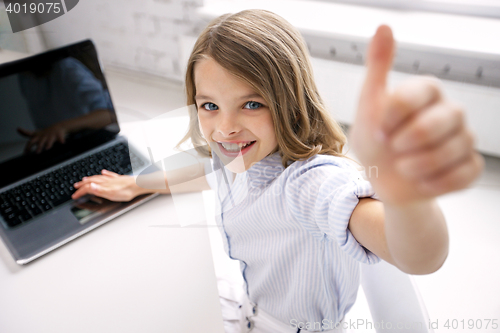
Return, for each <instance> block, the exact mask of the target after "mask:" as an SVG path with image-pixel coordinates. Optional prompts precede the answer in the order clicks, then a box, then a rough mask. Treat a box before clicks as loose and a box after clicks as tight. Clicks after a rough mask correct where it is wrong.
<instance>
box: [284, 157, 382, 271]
mask: <svg viewBox="0 0 500 333" xmlns="http://www.w3.org/2000/svg"><path fill="white" fill-rule="evenodd" d="M328 157H329V158H318V159H315V160H313V161H312V162H308V163H304V164H303V165H301V166H300V167H298V168H296V169H295V170H294V171H293V172H292V173H291V174H290V177H289V178H288V180H287V183H286V186H285V195H286V203H287V206H288V208H289V210H290V211H291V213H292V215H293V216H294V217H295V219H296V220H297V221H299V222H300V223H301V224H302V225H303V226H304V228H305V229H306V230H308V231H310V232H311V233H312V234H313V235H315V236H317V237H324V235H326V236H327V237H328V238H330V239H333V240H335V241H336V242H337V244H338V246H339V247H340V249H341V250H342V251H344V252H345V253H347V254H348V255H349V256H351V257H352V258H354V259H355V260H357V261H359V262H362V263H365V264H374V263H377V262H379V261H380V259H379V258H378V257H377V256H376V255H375V254H374V253H372V252H371V251H369V250H368V249H366V248H365V247H363V246H362V245H361V244H359V243H358V241H357V240H356V239H355V238H354V236H353V235H352V233H351V232H350V230H349V229H348V225H349V219H350V217H351V215H352V212H353V210H354V208H355V207H356V205H357V204H358V202H359V199H360V198H365V197H375V192H374V191H373V188H372V187H371V184H370V182H368V181H366V180H364V179H363V178H362V177H361V174H360V173H359V172H358V171H357V170H356V169H355V168H354V167H352V166H350V165H349V164H348V163H347V162H344V161H342V160H336V159H342V158H341V157H338V158H337V157H333V156H328ZM295 163H297V162H295ZM290 167H291V166H290Z"/></svg>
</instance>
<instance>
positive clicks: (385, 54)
mask: <svg viewBox="0 0 500 333" xmlns="http://www.w3.org/2000/svg"><path fill="white" fill-rule="evenodd" d="M394 44H395V42H394V37H393V36H392V30H391V28H389V27H388V26H387V25H381V26H379V27H378V29H377V31H376V32H375V35H374V36H373V38H372V40H371V42H370V46H369V47H368V53H367V56H366V67H367V71H366V78H365V82H364V85H363V93H362V98H372V97H374V96H373V95H374V94H378V93H380V92H382V91H385V89H386V81H387V74H388V73H389V71H390V70H391V67H392V60H393V57H394Z"/></svg>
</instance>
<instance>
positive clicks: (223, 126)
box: [217, 115, 241, 137]
mask: <svg viewBox="0 0 500 333" xmlns="http://www.w3.org/2000/svg"><path fill="white" fill-rule="evenodd" d="M217 131H218V132H219V133H220V134H221V135H223V136H225V137H228V136H231V135H234V134H237V133H238V132H240V131H241V128H240V126H239V124H238V120H237V119H236V117H235V116H234V115H221V117H220V121H219V123H218V126H217Z"/></svg>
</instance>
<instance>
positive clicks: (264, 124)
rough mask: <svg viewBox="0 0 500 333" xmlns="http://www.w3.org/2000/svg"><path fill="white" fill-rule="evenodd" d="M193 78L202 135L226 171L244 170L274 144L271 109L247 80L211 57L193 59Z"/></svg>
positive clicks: (262, 156)
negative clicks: (235, 74)
mask: <svg viewBox="0 0 500 333" xmlns="http://www.w3.org/2000/svg"><path fill="white" fill-rule="evenodd" d="M194 82H195V86H196V96H195V100H196V107H197V109H198V119H199V122H200V127H201V131H202V133H203V136H204V137H205V139H206V140H207V141H208V143H209V144H210V147H211V149H212V152H214V153H216V154H217V156H218V157H219V158H220V159H221V160H222V162H223V163H224V165H225V166H227V167H228V169H229V170H230V171H232V172H236V173H240V172H243V171H245V170H248V168H250V167H251V166H252V165H253V164H254V163H256V162H258V161H260V160H261V159H263V158H264V157H266V156H267V155H269V153H271V152H272V151H273V150H274V149H275V148H276V147H277V145H278V142H277V140H276V134H275V133H274V126H273V120H272V117H271V111H270V110H269V108H268V106H267V103H266V101H265V100H264V99H263V98H262V97H261V96H259V95H258V94H257V93H256V92H255V91H254V90H253V89H252V88H251V86H250V85H249V84H247V83H246V82H244V81H242V80H241V79H239V78H237V77H235V76H234V75H232V74H231V73H230V72H228V71H227V70H226V69H224V68H223V67H222V66H220V65H219V64H218V63H217V62H216V61H215V60H213V59H211V58H205V59H202V60H200V61H198V62H197V63H196V65H195V68H194Z"/></svg>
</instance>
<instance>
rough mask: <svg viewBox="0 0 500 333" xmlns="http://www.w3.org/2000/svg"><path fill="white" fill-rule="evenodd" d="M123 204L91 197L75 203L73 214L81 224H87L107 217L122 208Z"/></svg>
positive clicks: (72, 209)
mask: <svg viewBox="0 0 500 333" xmlns="http://www.w3.org/2000/svg"><path fill="white" fill-rule="evenodd" d="M121 204H122V203H121V202H114V201H110V200H107V199H103V198H99V197H96V196H91V197H88V198H81V200H76V201H75V202H74V203H73V205H74V206H73V207H72V208H71V212H72V213H73V215H75V217H76V218H77V219H78V221H79V222H80V224H85V223H87V222H89V221H91V220H93V219H95V218H97V217H99V216H102V215H105V214H107V213H108V212H110V211H112V210H114V209H115V208H117V207H118V206H120V205H121Z"/></svg>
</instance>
